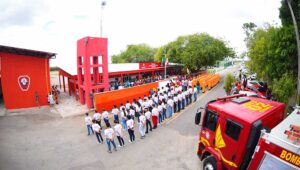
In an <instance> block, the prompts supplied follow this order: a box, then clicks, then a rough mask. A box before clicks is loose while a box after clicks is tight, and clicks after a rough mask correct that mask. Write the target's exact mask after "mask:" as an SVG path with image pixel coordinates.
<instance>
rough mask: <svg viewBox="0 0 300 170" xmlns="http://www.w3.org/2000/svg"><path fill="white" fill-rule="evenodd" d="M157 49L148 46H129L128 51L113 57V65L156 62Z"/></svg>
mask: <svg viewBox="0 0 300 170" xmlns="http://www.w3.org/2000/svg"><path fill="white" fill-rule="evenodd" d="M155 53H156V49H154V48H151V47H150V46H148V45H146V44H138V45H128V46H127V49H126V51H124V52H121V53H120V54H118V55H113V56H112V63H138V62H151V61H154V54H155Z"/></svg>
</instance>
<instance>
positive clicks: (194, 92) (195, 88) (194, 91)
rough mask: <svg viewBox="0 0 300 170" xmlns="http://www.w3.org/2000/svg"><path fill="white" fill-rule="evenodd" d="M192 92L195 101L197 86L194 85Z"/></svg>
mask: <svg viewBox="0 0 300 170" xmlns="http://www.w3.org/2000/svg"><path fill="white" fill-rule="evenodd" d="M193 94H194V102H195V101H196V100H197V87H196V86H194V89H193Z"/></svg>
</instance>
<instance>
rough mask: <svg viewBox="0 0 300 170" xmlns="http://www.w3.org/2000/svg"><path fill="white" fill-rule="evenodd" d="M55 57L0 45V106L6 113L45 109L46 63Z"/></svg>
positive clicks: (46, 91)
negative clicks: (39, 107) (16, 110)
mask: <svg viewBox="0 0 300 170" xmlns="http://www.w3.org/2000/svg"><path fill="white" fill-rule="evenodd" d="M55 56H56V54H55V53H49V52H42V51H35V50H28V49H22V48H15V47H8V46H2V45H0V104H1V105H2V106H3V105H4V107H5V108H6V109H20V108H29V107H37V106H44V105H48V99H47V96H48V94H49V92H50V91H51V87H50V68H49V59H52V58H55Z"/></svg>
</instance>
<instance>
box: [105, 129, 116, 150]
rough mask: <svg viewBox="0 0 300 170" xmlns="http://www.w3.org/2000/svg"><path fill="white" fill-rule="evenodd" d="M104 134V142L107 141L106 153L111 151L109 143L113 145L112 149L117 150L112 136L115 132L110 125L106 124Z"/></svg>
mask: <svg viewBox="0 0 300 170" xmlns="http://www.w3.org/2000/svg"><path fill="white" fill-rule="evenodd" d="M104 136H105V138H106V143H107V146H108V151H107V152H108V153H111V145H110V144H112V145H113V147H114V150H115V151H117V147H116V144H115V141H114V138H115V132H114V130H113V129H112V128H111V127H110V125H108V126H107V127H106V129H105V130H104Z"/></svg>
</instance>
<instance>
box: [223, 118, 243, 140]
mask: <svg viewBox="0 0 300 170" xmlns="http://www.w3.org/2000/svg"><path fill="white" fill-rule="evenodd" d="M241 129H242V127H241V126H240V125H238V124H237V123H235V122H233V121H231V120H227V122H226V129H225V134H226V135H227V136H229V137H230V138H232V139H234V140H236V141H237V140H238V139H239V136H240V132H241Z"/></svg>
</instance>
